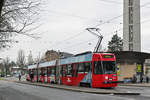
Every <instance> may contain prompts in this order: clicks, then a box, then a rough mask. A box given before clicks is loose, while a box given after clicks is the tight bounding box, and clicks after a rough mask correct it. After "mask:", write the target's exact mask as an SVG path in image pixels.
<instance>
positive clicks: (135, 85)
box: [119, 84, 150, 88]
mask: <svg viewBox="0 0 150 100" xmlns="http://www.w3.org/2000/svg"><path fill="white" fill-rule="evenodd" d="M119 86H133V87H149V88H150V86H148V85H140V84H120V85H119Z"/></svg>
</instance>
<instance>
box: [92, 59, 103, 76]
mask: <svg viewBox="0 0 150 100" xmlns="http://www.w3.org/2000/svg"><path fill="white" fill-rule="evenodd" d="M93 70H94V74H103V70H102V65H101V61H97V62H94V69H93Z"/></svg>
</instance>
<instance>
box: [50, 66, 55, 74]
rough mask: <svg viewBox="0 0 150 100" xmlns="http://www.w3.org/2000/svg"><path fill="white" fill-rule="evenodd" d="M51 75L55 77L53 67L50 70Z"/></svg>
mask: <svg viewBox="0 0 150 100" xmlns="http://www.w3.org/2000/svg"><path fill="white" fill-rule="evenodd" d="M51 75H55V67H52V68H51Z"/></svg>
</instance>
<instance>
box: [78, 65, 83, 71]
mask: <svg viewBox="0 0 150 100" xmlns="http://www.w3.org/2000/svg"><path fill="white" fill-rule="evenodd" d="M78 73H84V64H83V63H80V64H79V67H78Z"/></svg>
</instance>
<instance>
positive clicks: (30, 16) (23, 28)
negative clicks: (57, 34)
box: [0, 0, 40, 48]
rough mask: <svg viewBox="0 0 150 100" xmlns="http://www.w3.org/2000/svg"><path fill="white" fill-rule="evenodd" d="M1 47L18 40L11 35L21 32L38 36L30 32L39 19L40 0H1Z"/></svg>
mask: <svg viewBox="0 0 150 100" xmlns="http://www.w3.org/2000/svg"><path fill="white" fill-rule="evenodd" d="M0 3H1V4H0V48H5V47H9V46H10V45H9V43H12V42H16V41H14V40H13V39H12V38H11V37H13V36H15V35H18V34H21V35H27V36H30V37H33V38H36V37H35V35H34V34H29V32H30V31H31V30H33V29H35V27H34V28H33V27H31V26H32V25H33V24H34V23H35V22H36V21H37V17H36V16H37V15H38V14H39V13H38V11H39V9H38V7H39V5H40V0H1V2H0Z"/></svg>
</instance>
